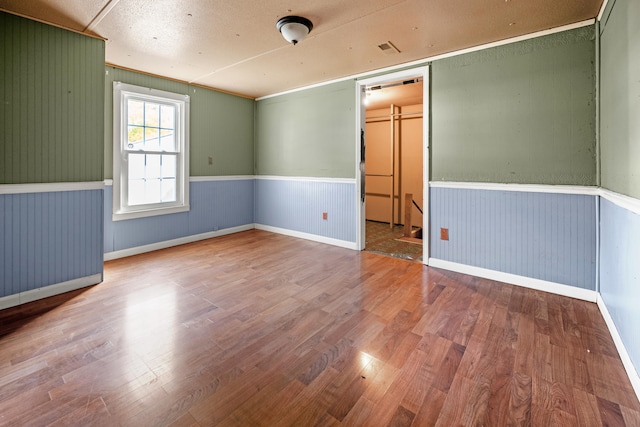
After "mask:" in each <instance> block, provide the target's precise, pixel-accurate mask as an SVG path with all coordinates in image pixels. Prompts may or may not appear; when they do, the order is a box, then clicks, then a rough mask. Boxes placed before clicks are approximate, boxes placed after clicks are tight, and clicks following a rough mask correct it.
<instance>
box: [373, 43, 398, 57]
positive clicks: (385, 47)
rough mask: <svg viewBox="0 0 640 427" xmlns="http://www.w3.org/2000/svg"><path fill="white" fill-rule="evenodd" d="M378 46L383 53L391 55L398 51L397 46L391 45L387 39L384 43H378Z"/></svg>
mask: <svg viewBox="0 0 640 427" xmlns="http://www.w3.org/2000/svg"><path fill="white" fill-rule="evenodd" d="M378 48H379V49H380V50H381V51H383V52H384V53H386V54H387V55H391V54H394V53H400V51H399V50H398V48H397V47H395V46H394V45H393V43H391V42H390V41H387V42H385V43H382V44H379V45H378Z"/></svg>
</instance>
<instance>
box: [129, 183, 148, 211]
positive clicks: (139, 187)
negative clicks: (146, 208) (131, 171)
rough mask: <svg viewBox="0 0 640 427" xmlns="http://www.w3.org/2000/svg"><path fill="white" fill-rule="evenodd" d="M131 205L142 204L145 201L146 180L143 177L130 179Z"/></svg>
mask: <svg viewBox="0 0 640 427" xmlns="http://www.w3.org/2000/svg"><path fill="white" fill-rule="evenodd" d="M128 203H129V206H135V205H142V204H143V203H145V196H144V180H142V179H130V180H129V197H128Z"/></svg>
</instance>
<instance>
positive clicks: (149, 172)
mask: <svg viewBox="0 0 640 427" xmlns="http://www.w3.org/2000/svg"><path fill="white" fill-rule="evenodd" d="M160 157H161V156H160V155H159V154H147V155H146V168H145V178H147V180H149V179H160Z"/></svg>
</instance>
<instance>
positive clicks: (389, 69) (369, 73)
mask: <svg viewBox="0 0 640 427" xmlns="http://www.w3.org/2000/svg"><path fill="white" fill-rule="evenodd" d="M595 22H596V20H595V19H587V20H585V21H580V22H576V23H573V24H569V25H563V26H561V27H556V28H550V29H548V30H543V31H538V32H535V33H530V34H524V35H522V36H518V37H512V38H509V39H504V40H498V41H496V42H492V43H487V44H483V45H479V46H474V47H470V48H468V49H462V50H457V51H455V52H449V53H443V54H442V55H436V56H429V57H426V58H423V59H417V60H415V61H410V62H405V63H403V64H398V65H393V66H390V67H386V68H379V69H377V70H373V71H367V72H364V73H360V74H354V75H351V76H347V77H341V78H339V79H333V80H328V81H326V82H320V83H316V84H312V85H308V86H304V87H299V88H296V89H291V90H286V91H283V92H277V93H273V94H271V95H265V96H261V97H259V98H256V101H262V100H264V99H269V98H274V97H276V96H280V95H287V94H290V93H295V92H300V91H303V90H308V89H313V88H316V87H322V86H326V85H330V84H333V83H340V82H343V81H345V80H358V79H361V78H364V77H371V76H374V75H376V74H384V73H389V72H393V71H398V70H401V69H404V68H408V67H417V66H421V65H428V63H429V62H433V61H438V60H440V59H446V58H451V57H454V56H459V55H464V54H467V53H472V52H478V51H481V50H485V49H490V48H493V47H498V46H504V45H508V44H512V43H517V42H521V41H525V40H530V39H535V38H538V37H543V36H548V35H550V34H556V33H561V32H563V31H569V30H574V29H576V28H582V27H587V26H589V25H593V24H594V23H595Z"/></svg>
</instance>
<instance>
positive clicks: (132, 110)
mask: <svg viewBox="0 0 640 427" xmlns="http://www.w3.org/2000/svg"><path fill="white" fill-rule="evenodd" d="M127 116H128V121H129V123H128V124H130V125H144V102H142V101H136V100H135V99H129V100H128V102H127Z"/></svg>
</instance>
